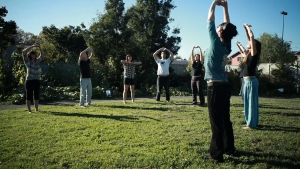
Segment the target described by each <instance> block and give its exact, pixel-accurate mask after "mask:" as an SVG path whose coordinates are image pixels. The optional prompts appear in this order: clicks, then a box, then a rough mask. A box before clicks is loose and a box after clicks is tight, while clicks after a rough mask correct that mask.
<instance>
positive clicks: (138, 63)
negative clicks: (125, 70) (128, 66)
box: [132, 62, 142, 65]
mask: <svg viewBox="0 0 300 169" xmlns="http://www.w3.org/2000/svg"><path fill="white" fill-rule="evenodd" d="M132 64H134V65H141V64H142V62H132Z"/></svg>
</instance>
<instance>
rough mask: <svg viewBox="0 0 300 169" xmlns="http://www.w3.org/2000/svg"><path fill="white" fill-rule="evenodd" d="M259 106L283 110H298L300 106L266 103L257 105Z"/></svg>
mask: <svg viewBox="0 0 300 169" xmlns="http://www.w3.org/2000/svg"><path fill="white" fill-rule="evenodd" d="M259 108H266V109H283V110H300V108H295V107H280V106H273V105H268V104H263V105H259Z"/></svg>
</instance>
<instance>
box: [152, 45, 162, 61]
mask: <svg viewBox="0 0 300 169" xmlns="http://www.w3.org/2000/svg"><path fill="white" fill-rule="evenodd" d="M162 49H163V48H160V49H158V50H157V51H155V52H154V53H153V58H154V60H155V62H157V60H158V56H157V55H158V53H159V52H160V51H162Z"/></svg>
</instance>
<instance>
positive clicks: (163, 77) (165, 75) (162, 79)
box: [153, 47, 174, 102]
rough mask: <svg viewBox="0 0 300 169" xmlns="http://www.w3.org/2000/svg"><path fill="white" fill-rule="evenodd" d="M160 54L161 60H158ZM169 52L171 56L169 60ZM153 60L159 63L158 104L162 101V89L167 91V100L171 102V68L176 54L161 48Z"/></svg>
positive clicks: (155, 53) (154, 54)
mask: <svg viewBox="0 0 300 169" xmlns="http://www.w3.org/2000/svg"><path fill="white" fill-rule="evenodd" d="M159 52H160V55H161V59H159V58H158V53H159ZM166 52H168V53H169V54H170V56H169V57H168V58H167V54H166ZM153 58H154V60H155V62H156V63H157V93H156V102H159V101H160V94H161V91H162V87H164V88H165V90H166V100H167V102H169V101H170V91H169V85H170V79H169V67H170V64H171V62H172V61H173V60H174V54H173V53H172V52H171V51H170V50H169V49H167V48H164V47H163V48H160V49H158V50H157V51H155V52H154V53H153Z"/></svg>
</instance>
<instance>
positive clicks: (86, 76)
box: [78, 47, 94, 108]
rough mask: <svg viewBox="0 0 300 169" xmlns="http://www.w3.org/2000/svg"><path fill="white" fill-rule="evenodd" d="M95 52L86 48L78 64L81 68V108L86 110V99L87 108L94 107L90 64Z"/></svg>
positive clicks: (81, 53)
mask: <svg viewBox="0 0 300 169" xmlns="http://www.w3.org/2000/svg"><path fill="white" fill-rule="evenodd" d="M93 55H94V51H93V49H92V48H89V47H88V48H86V49H85V50H83V51H82V52H80V55H79V59H78V64H79V67H80V102H79V104H80V107H82V108H85V106H84V99H85V98H86V102H87V106H91V105H92V80H91V71H90V63H91V59H92V56H93Z"/></svg>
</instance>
